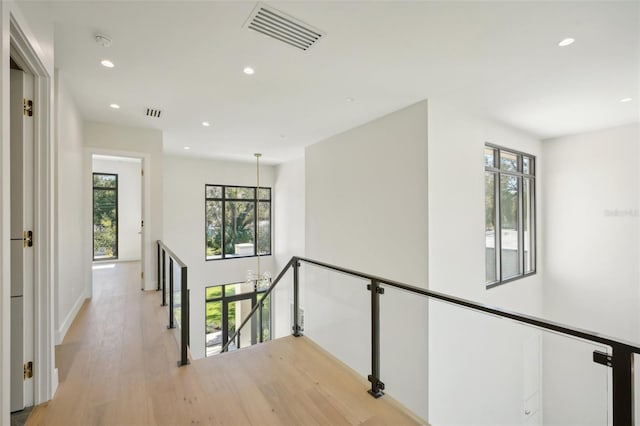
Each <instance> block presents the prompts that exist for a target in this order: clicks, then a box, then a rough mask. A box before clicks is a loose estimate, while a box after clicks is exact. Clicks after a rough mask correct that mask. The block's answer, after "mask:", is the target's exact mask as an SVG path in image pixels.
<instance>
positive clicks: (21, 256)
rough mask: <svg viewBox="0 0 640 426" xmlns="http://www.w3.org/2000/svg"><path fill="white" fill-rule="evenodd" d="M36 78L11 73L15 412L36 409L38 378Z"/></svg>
mask: <svg viewBox="0 0 640 426" xmlns="http://www.w3.org/2000/svg"><path fill="white" fill-rule="evenodd" d="M30 99H33V76H31V75H29V74H26V73H24V72H22V71H20V70H13V69H12V70H11V87H10V103H11V108H10V110H11V144H10V146H11V411H12V412H13V411H18V410H22V409H23V408H25V407H29V406H32V405H33V379H32V378H25V369H24V366H25V364H26V363H28V362H30V361H33V358H34V347H33V346H34V345H33V326H34V323H33V318H34V312H33V300H34V298H33V278H34V277H33V271H34V250H33V246H32V242H34V241H35V242H36V243H37V235H33V237H32V239H30V238H29V232H30V231H31V232H33V206H34V201H33V198H34V191H33V185H34V182H33V171H34V162H33V117H32V116H31V115H30V114H35V111H34V110H33V109H31V113H30V112H29V110H30V108H29V105H28V103H27V104H26V105H25V100H27V102H28V100H30Z"/></svg>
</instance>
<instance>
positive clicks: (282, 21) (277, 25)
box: [244, 3, 324, 52]
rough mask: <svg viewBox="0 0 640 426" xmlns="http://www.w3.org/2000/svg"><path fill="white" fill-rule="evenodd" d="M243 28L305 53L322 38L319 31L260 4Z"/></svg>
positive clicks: (322, 34)
mask: <svg viewBox="0 0 640 426" xmlns="http://www.w3.org/2000/svg"><path fill="white" fill-rule="evenodd" d="M244 26H245V27H246V28H249V29H251V30H254V31H257V32H259V33H262V34H264V35H267V36H269V37H272V38H275V39H276V40H280V41H282V42H284V43H287V44H288V45H290V46H293V47H297V48H298V49H300V50H303V51H305V52H306V51H307V50H309V49H310V48H311V47H312V46H313V45H315V43H316V42H317V41H318V40H320V39H321V38H322V37H323V36H324V33H323V32H322V31H320V30H319V29H317V28H313V27H312V26H310V25H309V24H305V23H304V22H302V21H300V20H298V19H296V18H294V17H291V16H289V15H287V14H286V13H282V12H280V11H279V10H276V9H274V8H272V7H268V6H266V5H264V4H261V3H258V4H257V5H256V7H255V9H253V12H251V15H249V19H247V22H246V23H245V25H244Z"/></svg>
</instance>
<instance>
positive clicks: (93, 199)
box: [91, 172, 120, 262]
mask: <svg viewBox="0 0 640 426" xmlns="http://www.w3.org/2000/svg"><path fill="white" fill-rule="evenodd" d="M96 175H97V176H114V177H115V186H113V187H110V186H109V187H107V186H96V185H95V181H96V180H95V177H96ZM91 187H92V188H93V189H92V191H91V217H92V219H91V222H92V227H91V228H92V232H91V249H92V253H91V258H92V260H93V261H94V262H101V261H112V260H118V254H119V252H120V250H119V249H120V241H119V238H118V237H119V234H120V226H119V225H120V215H119V214H118V213H119V209H120V205H119V198H118V197H119V188H118V174H117V173H103V172H93V173H92V174H91ZM96 191H115V193H116V220H115V222H116V223H115V228H116V241H115V250H114V255H113V256H111V257H100V258H96V231H95V223H94V217H95V209H96V195H95V194H96Z"/></svg>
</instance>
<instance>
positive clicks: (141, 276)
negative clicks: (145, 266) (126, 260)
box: [140, 272, 144, 280]
mask: <svg viewBox="0 0 640 426" xmlns="http://www.w3.org/2000/svg"><path fill="white" fill-rule="evenodd" d="M140 278H142V279H143V280H144V272H140Z"/></svg>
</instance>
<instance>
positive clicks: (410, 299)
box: [380, 285, 478, 426]
mask: <svg viewBox="0 0 640 426" xmlns="http://www.w3.org/2000/svg"><path fill="white" fill-rule="evenodd" d="M382 287H383V288H384V294H383V295H381V296H380V377H381V378H382V381H383V382H384V384H385V387H386V388H387V389H389V392H391V391H392V390H393V394H392V395H393V398H394V399H396V400H397V401H402V403H403V405H405V406H406V407H407V408H408V409H409V410H411V411H412V412H414V413H415V414H417V415H418V416H420V417H421V418H423V419H425V420H426V419H427V405H428V403H429V381H428V380H427V379H426V378H429V377H430V372H429V371H428V369H429V363H428V360H429V349H430V348H429V335H430V330H429V328H430V323H429V299H428V298H426V297H422V296H417V295H415V294H413V293H408V292H405V291H402V290H398V289H396V288H394V287H390V286H384V285H383V286H382ZM449 326H450V327H454V328H456V327H458V326H459V325H458V323H457V322H454V323H450V324H449ZM417 377H424V378H425V380H416V378H417ZM452 402H453V401H452ZM461 402H462V401H457V402H455V404H460V403H461ZM424 424H426V423H424ZM430 424H432V425H449V426H453V425H460V424H457V423H430ZM471 425H474V426H475V425H478V423H468V424H466V426H471Z"/></svg>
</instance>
